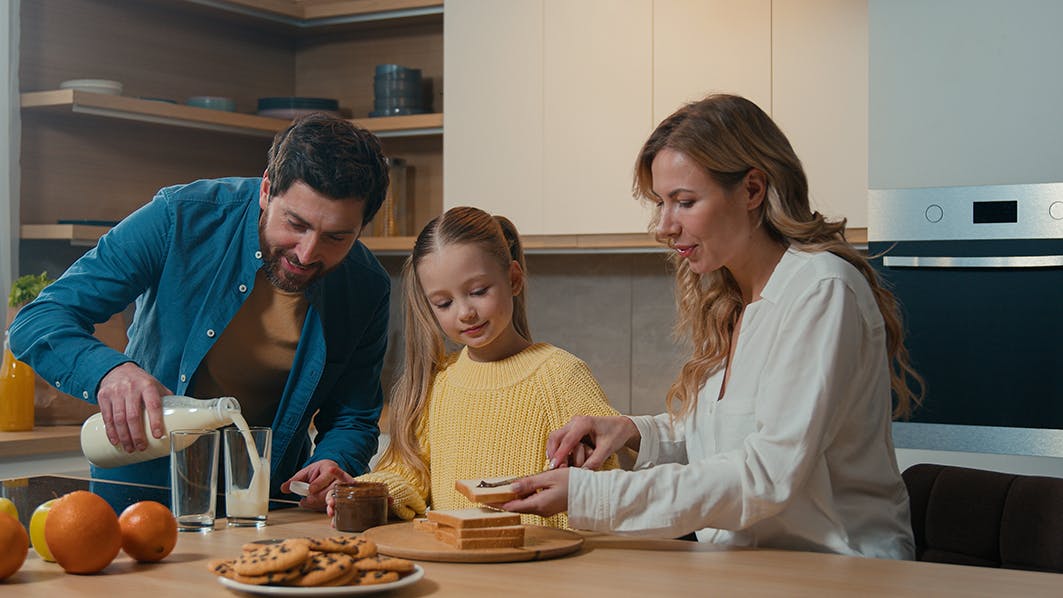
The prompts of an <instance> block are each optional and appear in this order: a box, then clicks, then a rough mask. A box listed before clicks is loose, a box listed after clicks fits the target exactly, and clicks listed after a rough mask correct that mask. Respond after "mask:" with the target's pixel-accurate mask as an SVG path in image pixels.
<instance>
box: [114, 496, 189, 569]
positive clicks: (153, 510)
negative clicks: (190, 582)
mask: <svg viewBox="0 0 1063 598" xmlns="http://www.w3.org/2000/svg"><path fill="white" fill-rule="evenodd" d="M118 525H119V526H121V528H122V550H124V551H125V553H126V554H128V555H129V556H131V557H133V558H134V559H136V560H138V561H140V562H142V563H153V562H155V561H161V560H162V559H164V558H166V555H168V554H170V552H171V551H172V550H173V547H174V546H176V545H177V519H175V518H174V516H173V513H172V512H170V509H168V508H166V505H164V504H162V503H158V502H155V501H153V500H142V501H140V502H138V503H133V504H131V505H129V506H128V507H126V508H125V510H124V511H122V514H121V515H119V516H118Z"/></svg>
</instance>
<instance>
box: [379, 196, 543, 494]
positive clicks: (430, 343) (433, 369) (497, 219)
mask: <svg viewBox="0 0 1063 598" xmlns="http://www.w3.org/2000/svg"><path fill="white" fill-rule="evenodd" d="M459 244H474V245H477V246H479V247H480V248H481V249H483V251H484V252H486V253H487V255H490V256H491V257H492V258H494V259H495V261H497V262H498V265H499V267H500V268H503V269H504V270H505V271H506V272H509V268H510V264H512V263H513V262H517V264H518V265H520V268H521V271H522V272H524V273H527V271H528V270H527V266H526V265H525V262H524V248H523V245H522V243H521V240H520V234H519V233H518V232H517V227H516V226H514V225H513V223H512V222H510V221H509V220H508V219H506V218H505V217H503V216H492V215H490V214H488V213H487V212H484V211H483V210H480V209H478V208H470V207H457V208H451V209H449V210H447V211H446V212H445V213H444V214H443V215H442V216H439V217H437V218H435V219H433V220H432V221H431V222H429V223H428V224H427V225H425V227H424V229H423V230H421V234H419V235H417V240H416V241H415V242H414V244H413V252H412V253H411V254H410V257H409V258H407V260H406V263H405V264H403V267H402V292H403V295H404V305H403V323H404V325H405V336H406V343H405V349H404V357H405V359H404V362H403V367H402V372H401V373H400V374H399V377H398V379H397V380H396V381H395V386H394V388H393V390H392V394H391V398H390V400H389V403H388V430H389V432H390V434H391V443H390V444H389V445H388V447H387V449H385V450H384V453H383V454H382V455H381V458H380V464H381V465H382V466H383V465H387V464H398V463H404V464H406V465H408V466H410V467H412V468H413V470H414V472H415V473H416V475H417V476H418V478H419V480H420V482H421V483H422V484H424V485H425V486H428V484H429V471H428V464H427V463H425V462H424V460H423V458H422V456H421V451H420V446H419V444H418V441H417V434H416V432H417V425H418V422H420V421H421V416H422V415H423V413H424V408H425V405H426V404H427V402H428V395H429V394H430V393H431V391H432V381H433V380H434V379H435V375H436V374H437V373H438V372H439V371H440V370H442V369H443V368H445V367H446V366H447V364H448V363H449V362H450V361H451V360H452V359H453V356H450V355H447V351H446V337H445V336H444V334H443V330H442V329H441V328H440V327H439V323H438V321H437V320H436V317H435V314H433V313H432V306H431V305H430V304H429V302H428V297H427V296H426V295H425V292H424V288H423V287H421V281H420V279H419V278H418V276H417V267H418V266H419V265H420V264H421V262H422V261H423V260H424V258H425V257H427V256H429V255H431V254H433V253H435V252H437V251H439V250H440V249H442V248H444V247H447V246H450V245H459ZM526 286H527V285H526V283H525V285H524V287H522V290H521V292H519V293H515V294H514V295H513V328H514V329H516V331H517V334H519V335H521V336H522V337H524V338H525V339H527V340H528V341H531V331H530V330H529V328H528V315H527V310H526V308H525V301H524V298H525V293H524V288H526Z"/></svg>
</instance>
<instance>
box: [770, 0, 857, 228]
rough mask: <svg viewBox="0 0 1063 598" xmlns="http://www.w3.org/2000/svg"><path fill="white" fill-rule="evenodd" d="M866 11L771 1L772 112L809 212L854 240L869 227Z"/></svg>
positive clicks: (846, 1) (844, 0) (829, 3)
mask: <svg viewBox="0 0 1063 598" xmlns="http://www.w3.org/2000/svg"><path fill="white" fill-rule="evenodd" d="M867 10H868V9H867V2H866V0H856V1H854V0H772V2H771V19H772V20H771V22H772V27H771V48H772V51H771V80H772V81H771V87H772V101H771V110H770V113H771V115H772V117H773V118H774V119H775V121H776V122H777V123H778V124H779V126H780V127H781V128H782V130H783V132H784V133H786V136H787V137H789V139H790V143H791V144H792V145H793V147H794V150H795V151H796V152H797V156H798V157H799V158H800V159H801V162H802V164H803V165H804V168H805V174H806V175H807V176H808V181H809V193H810V195H811V200H812V208H813V209H815V210H819V211H820V212H822V213H823V214H824V215H826V216H828V217H830V218H841V217H845V218H848V226H849V227H850V228H856V229H861V230H856V231H853V232H854V233H857V235H859V237H860V238H863V237H864V230H862V229H865V228H866V227H867V189H868V13H867ZM761 107H764V105H763V104H761ZM855 238H856V237H855V236H854V235H850V241H853V240H855Z"/></svg>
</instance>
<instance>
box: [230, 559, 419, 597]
mask: <svg viewBox="0 0 1063 598" xmlns="http://www.w3.org/2000/svg"><path fill="white" fill-rule="evenodd" d="M422 577H424V568H423V567H421V566H420V565H414V566H413V573H410V574H409V575H406V576H405V577H400V578H399V579H398V581H393V582H391V583H378V584H375V585H368V586H321V587H315V588H298V587H292V586H253V585H250V584H246V583H240V582H238V581H236V580H234V579H229V578H228V577H219V578H218V581H219V582H221V585H223V586H225V587H228V588H232V589H234V590H240V591H241V592H250V593H252V594H266V595H270V596H349V595H353V594H374V593H376V592H386V591H388V590H394V589H397V588H401V587H405V586H408V585H410V584H414V583H417V582H418V581H419V580H420V579H421V578H422Z"/></svg>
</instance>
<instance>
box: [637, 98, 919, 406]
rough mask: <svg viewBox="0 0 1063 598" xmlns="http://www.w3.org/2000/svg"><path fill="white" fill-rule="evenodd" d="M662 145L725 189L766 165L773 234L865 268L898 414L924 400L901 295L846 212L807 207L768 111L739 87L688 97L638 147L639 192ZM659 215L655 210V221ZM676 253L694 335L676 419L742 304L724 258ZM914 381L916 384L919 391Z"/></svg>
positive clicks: (721, 354)
mask: <svg viewBox="0 0 1063 598" xmlns="http://www.w3.org/2000/svg"><path fill="white" fill-rule="evenodd" d="M665 148H670V149H672V150H675V151H677V152H680V153H682V154H684V155H686V156H687V157H688V158H690V159H692V160H693V161H694V162H696V163H697V164H699V165H700V166H701V167H702V168H703V169H704V170H705V172H707V173H708V174H709V176H711V177H712V179H713V180H714V181H716V182H717V183H718V184H720V185H721V186H722V187H724V188H725V189H727V190H731V189H734V188H735V187H736V186H737V185H738V184H740V183H741V182H742V180H743V179H744V178H745V175H746V174H747V173H748V172H749V171H750V170H751V169H753V168H755V169H757V170H760V171H761V172H763V173H764V176H765V178H766V180H767V185H768V188H767V193H766V194H765V199H764V202H763V203H762V204H761V206H760V208H759V214H758V216H759V219H760V225H761V226H763V227H764V228H765V229H766V230H767V231H768V234H769V235H770V236H771V237H772V238H773V239H775V240H776V241H778V242H780V243H781V244H787V243H789V244H792V245H794V246H795V247H796V248H798V249H800V250H802V251H829V252H831V253H833V254H835V255H837V256H839V257H841V258H842V259H844V260H845V261H847V262H849V263H850V264H852V265H853V266H854V267H856V269H857V270H859V271H860V273H861V274H863V275H864V277H865V278H866V279H867V282H868V284H869V285H870V286H871V290H872V292H873V293H874V296H875V300H876V302H877V303H878V308H879V311H880V312H881V313H882V318H883V320H884V321H885V325H886V332H887V353H888V356H889V361H890V386H891V388H892V390H893V398H894V408H893V416H894V417H907V416H908V415H909V414H910V413H911V410H912V409H913V408H914V406H915V405H918V404H919V403H920V402H921V399H922V393H923V381H922V378H921V377H920V376H919V374H918V373H917V372H915V370H913V369H912V367H911V365H910V363H909V359H908V350H907V349H906V348H905V346H904V326H903V323H902V320H901V314H900V310H899V307H898V305H897V301H896V299H895V298H894V296H893V294H892V293H890V292H889V291H888V290H887V289H886V288H884V287H883V285H882V283H881V282H880V281H879V278H878V275H877V274H876V273H875V271H874V270H873V269H872V268H871V265H870V264H869V263H868V261H867V259H865V258H864V256H862V255H861V254H860V252H858V251H857V250H856V249H855V248H854V247H853V246H852V245H850V244H849V242H848V241H846V239H845V220H844V219H843V220H840V221H828V220H827V219H825V218H824V217H823V216H822V215H821V214H820V213H819V212H813V211H812V209H811V208H810V207H809V200H808V181H807V179H806V178H805V172H804V169H803V168H802V166H801V161H800V160H799V159H798V158H797V154H795V153H794V150H793V148H792V147H791V146H790V142H789V141H788V140H787V139H786V136H785V135H784V134H783V132H782V131H781V130H780V129H779V127H778V126H777V125H776V124H775V122H773V121H772V120H771V117H769V116H768V115H767V114H765V113H764V111H763V110H761V109H760V108H759V107H757V105H756V104H754V103H753V102H751V101H749V100H747V99H745V98H741V97H738V96H733V95H725V94H717V95H710V96H708V97H706V98H705V99H703V100H701V101H698V102H693V103H690V104H687V105H686V106H683V107H682V108H680V109H679V110H677V111H676V112H675V113H674V114H672V115H671V116H669V117H668V118H666V119H665V120H664V121H662V122H661V124H660V125H658V126H657V128H656V130H654V132H653V133H652V134H651V135H650V137H649V139H647V140H646V143H645V144H644V145H643V147H642V150H641V151H640V152H639V156H638V159H637V160H636V163H635V176H634V184H633V188H634V191H635V194H636V196H638V197H641V198H643V199H649V200H652V199H653V197H654V196H653V172H652V165H653V160H654V158H655V157H656V156H657V154H658V152H660V151H661V150H662V149H665ZM658 219H659V213H656V212H655V214H654V218H653V219H652V221H651V223H650V226H651V228H652V229H656V225H657V222H658ZM671 259H672V261H673V263H674V264H675V267H676V303H677V307H678V312H679V314H678V320H677V322H676V328H675V334H676V336H678V337H681V338H686V337H689V338H690V340H691V341H692V344H693V348H694V352H693V355H692V356H691V358H690V360H689V361H687V362H686V363H685V364H684V365H683V369H682V371H681V372H680V374H679V378H678V379H677V380H676V381H675V382H674V383H673V384H672V386H671V388H670V389H669V390H668V397H667V405H668V413H669V414H670V415H671V416H672V418H673V419H677V418H680V417H682V416H683V415H685V414H686V413H687V412H688V411H689V409H690V407H691V405H692V404H693V399H694V397H696V396H697V393H698V391H699V390H700V389H701V386H702V385H703V384H704V382H705V380H706V379H707V378H708V377H709V376H710V375H711V374H712V373H715V372H716V371H717V370H719V368H720V367H722V366H723V362H724V360H725V359H726V357H727V355H728V354H729V353H730V348H731V347H730V344H731V333H732V331H733V330H734V327H735V325H736V323H737V322H738V318H739V316H740V315H741V313H742V308H743V305H742V296H741V293H740V291H739V288H738V284H737V283H736V282H735V280H734V278H733V277H732V276H731V274H730V272H728V271H727V269H726V268H720V269H719V270H716V271H714V272H710V273H708V274H705V275H699V274H697V273H695V272H693V271H692V270H691V269H690V266H689V264H688V263H687V262H686V261H685V260H683V259H681V258H679V256H678V255H677V254H674V253H673V254H672V256H671ZM909 381H911V382H914V383H915V384H916V385H917V386H918V389H919V392H918V393H916V392H915V391H913V389H912V388H911V387H910V386H909Z"/></svg>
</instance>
